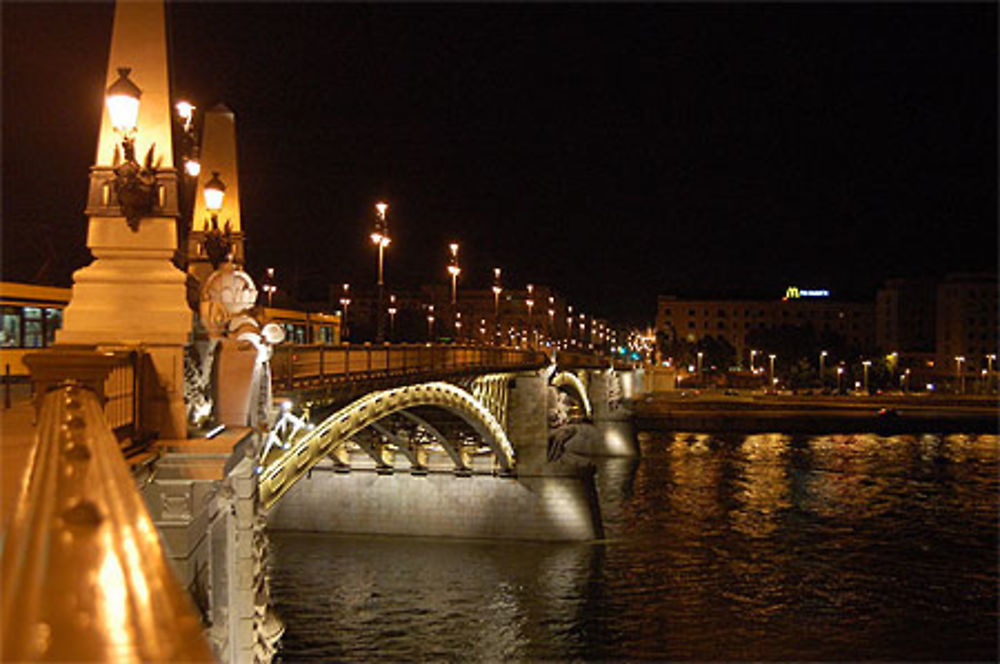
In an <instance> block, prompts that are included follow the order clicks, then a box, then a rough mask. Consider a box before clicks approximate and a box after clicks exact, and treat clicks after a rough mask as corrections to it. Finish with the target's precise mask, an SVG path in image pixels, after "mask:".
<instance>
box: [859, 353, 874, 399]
mask: <svg viewBox="0 0 1000 664" xmlns="http://www.w3.org/2000/svg"><path fill="white" fill-rule="evenodd" d="M871 365H872V362H871V360H865V361H864V362H862V363H861V366H862V367H863V369H864V380H865V388H864V390H865V394H868V368H869V367H870V366H871Z"/></svg>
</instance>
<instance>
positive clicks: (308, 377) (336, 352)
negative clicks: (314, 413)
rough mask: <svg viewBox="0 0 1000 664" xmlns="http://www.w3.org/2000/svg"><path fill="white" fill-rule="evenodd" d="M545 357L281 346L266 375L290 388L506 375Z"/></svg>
mask: <svg viewBox="0 0 1000 664" xmlns="http://www.w3.org/2000/svg"><path fill="white" fill-rule="evenodd" d="M547 362H548V357H547V356H546V354H545V353H542V352H540V351H533V350H524V349H518V348H503V347H494V346H464V345H429V344H393V345H389V344H385V345H382V346H379V345H371V344H355V345H350V344H342V345H340V346H298V345H282V346H278V347H276V348H275V349H274V355H273V357H272V358H271V376H272V380H273V382H274V385H275V386H276V387H280V388H284V389H292V388H294V387H299V386H303V385H309V384H314V383H324V382H335V381H344V380H351V381H360V380H365V379H378V378H386V377H393V376H398V377H404V376H405V377H411V378H414V379H430V378H437V377H441V376H443V375H448V374H472V373H483V372H494V371H511V370H517V369H529V368H537V367H541V366H544V365H545V364H546V363H547Z"/></svg>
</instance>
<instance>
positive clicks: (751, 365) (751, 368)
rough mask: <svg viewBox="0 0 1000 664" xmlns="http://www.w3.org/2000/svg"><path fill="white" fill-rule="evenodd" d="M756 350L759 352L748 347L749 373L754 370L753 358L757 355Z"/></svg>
mask: <svg viewBox="0 0 1000 664" xmlns="http://www.w3.org/2000/svg"><path fill="white" fill-rule="evenodd" d="M758 352H759V351H756V350H754V349H753V348H751V349H750V373H753V372H754V367H753V358H755V357H757V353H758Z"/></svg>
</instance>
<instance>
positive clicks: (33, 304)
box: [0, 281, 340, 377]
mask: <svg viewBox="0 0 1000 664" xmlns="http://www.w3.org/2000/svg"><path fill="white" fill-rule="evenodd" d="M71 292H72V290H71V289H69V288H56V287H52V286H35V285H33V284H21V283H15V282H11V281H0V305H2V307H3V309H2V311H3V328H2V331H0V372H7V371H9V372H10V375H11V376H15V377H22V376H23V377H26V376H27V375H28V368H27V367H26V366H25V364H24V361H23V360H24V356H25V355H27V354H28V353H32V352H35V351H36V350H38V349H39V348H47V347H48V346H50V345H52V343H53V342H54V341H55V336H56V330H58V329H59V328H60V327H62V320H63V310H64V309H65V308H66V305H68V304H69V298H70V293H71ZM264 318H265V320H271V321H274V322H276V323H278V324H279V325H281V326H282V327H283V328H284V330H285V341H284V343H287V344H295V345H310V344H322V345H330V344H339V343H340V316H339V315H336V314H326V313H319V312H307V311H297V310H294V309H275V308H271V307H264Z"/></svg>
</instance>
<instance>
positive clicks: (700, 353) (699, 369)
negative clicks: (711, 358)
mask: <svg viewBox="0 0 1000 664" xmlns="http://www.w3.org/2000/svg"><path fill="white" fill-rule="evenodd" d="M704 357H705V353H703V352H702V351H700V350H699V351H698V384H699V385H701V378H702V377H701V362H702V360H703V359H704Z"/></svg>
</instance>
